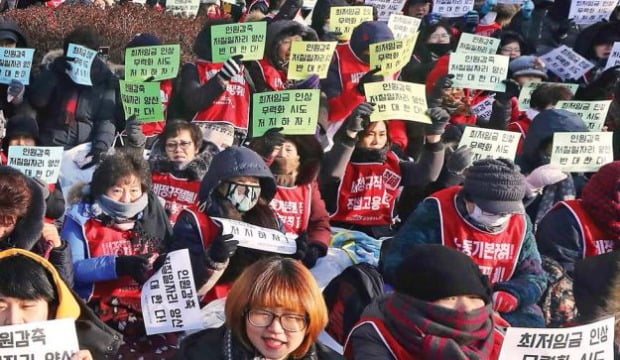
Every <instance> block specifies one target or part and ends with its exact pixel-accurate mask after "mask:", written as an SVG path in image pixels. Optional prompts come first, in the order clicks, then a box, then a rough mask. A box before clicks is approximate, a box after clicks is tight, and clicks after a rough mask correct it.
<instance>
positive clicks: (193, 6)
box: [166, 0, 200, 17]
mask: <svg viewBox="0 0 620 360" xmlns="http://www.w3.org/2000/svg"><path fill="white" fill-rule="evenodd" d="M199 8H200V0H167V1H166V10H167V11H171V12H172V15H181V16H187V17H194V16H196V15H197V14H198V9H199Z"/></svg>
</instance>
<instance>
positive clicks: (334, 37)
mask: <svg viewBox="0 0 620 360" xmlns="http://www.w3.org/2000/svg"><path fill="white" fill-rule="evenodd" d="M340 35H342V33H341V32H340V31H328V32H326V33H325V35H324V36H323V40H322V41H338V39H339V38H340Z"/></svg>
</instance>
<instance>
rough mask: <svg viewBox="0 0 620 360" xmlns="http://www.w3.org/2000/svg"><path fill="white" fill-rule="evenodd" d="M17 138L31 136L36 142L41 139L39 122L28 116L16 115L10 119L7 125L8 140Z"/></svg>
mask: <svg viewBox="0 0 620 360" xmlns="http://www.w3.org/2000/svg"><path fill="white" fill-rule="evenodd" d="M17 136H29V137H31V138H33V139H35V141H36V140H37V139H38V138H39V125H38V124H37V121H36V120H35V119H33V118H32V117H30V116H27V115H15V116H12V117H10V118H9V121H7V124H6V136H5V139H7V140H6V141H7V142H8V140H10V139H12V138H14V137H17Z"/></svg>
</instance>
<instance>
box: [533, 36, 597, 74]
mask: <svg viewBox="0 0 620 360" xmlns="http://www.w3.org/2000/svg"><path fill="white" fill-rule="evenodd" d="M540 60H542V62H543V63H545V65H546V66H547V68H548V69H549V70H550V71H551V72H552V73H554V74H556V75H557V76H559V77H560V78H562V80H568V79H579V78H580V77H582V76H583V75H584V74H585V73H587V72H588V71H590V69H592V68H593V67H594V65H593V64H592V63H591V62H589V61H588V60H586V59H585V58H584V57H583V56H581V55H579V54H577V53H576V52H575V51H574V50H573V49H571V48H569V47H568V46H566V45H562V46H560V47H558V48H556V49H553V50H551V51H549V52H548V53H546V54H545V55H543V56H541V57H540Z"/></svg>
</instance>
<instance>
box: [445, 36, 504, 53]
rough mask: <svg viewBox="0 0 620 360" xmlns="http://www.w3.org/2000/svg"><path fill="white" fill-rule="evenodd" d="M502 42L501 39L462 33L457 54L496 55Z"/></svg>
mask: <svg viewBox="0 0 620 360" xmlns="http://www.w3.org/2000/svg"><path fill="white" fill-rule="evenodd" d="M500 42H501V40H500V39H496V38H492V37H488V36H480V35H474V34H469V33H462V34H461V39H460V40H459V45H458V46H457V48H456V52H462V53H463V52H468V53H481V54H495V53H497V48H498V47H499V43H500Z"/></svg>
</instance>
